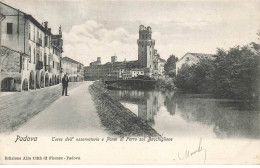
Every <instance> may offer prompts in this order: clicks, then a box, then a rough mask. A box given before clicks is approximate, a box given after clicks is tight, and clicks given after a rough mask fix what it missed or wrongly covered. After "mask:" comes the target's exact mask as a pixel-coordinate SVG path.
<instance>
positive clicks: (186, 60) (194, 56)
mask: <svg viewBox="0 0 260 168" xmlns="http://www.w3.org/2000/svg"><path fill="white" fill-rule="evenodd" d="M201 58H209V59H214V58H215V57H214V54H204V53H186V54H185V55H184V56H182V57H181V58H180V59H179V60H178V61H177V62H176V75H177V74H178V71H179V70H180V69H181V67H182V66H183V65H184V64H187V65H189V66H191V65H192V64H196V63H197V62H198V61H199V60H200V59H201Z"/></svg>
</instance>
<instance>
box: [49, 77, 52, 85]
mask: <svg viewBox="0 0 260 168" xmlns="http://www.w3.org/2000/svg"><path fill="white" fill-rule="evenodd" d="M49 83H50V85H49V86H52V81H51V78H50V82H49Z"/></svg>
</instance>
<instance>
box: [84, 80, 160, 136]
mask: <svg viewBox="0 0 260 168" xmlns="http://www.w3.org/2000/svg"><path fill="white" fill-rule="evenodd" d="M89 92H90V94H91V95H92V98H93V101H94V103H95V105H96V109H97V111H98V115H99V117H100V119H101V123H102V124H103V126H105V127H106V129H107V130H108V131H109V132H110V133H112V134H114V135H119V136H160V134H159V133H157V132H156V131H155V130H154V129H153V128H152V127H151V126H149V125H148V124H147V123H146V122H145V121H143V120H142V119H140V118H138V117H137V116H136V115H135V114H134V113H132V112H131V111H130V110H129V109H127V108H125V107H124V106H123V105H122V104H121V103H120V102H119V100H117V99H116V98H115V97H113V96H111V95H110V94H109V93H108V91H107V90H106V89H105V85H103V84H102V83H101V82H94V83H93V84H92V85H91V86H90V87H89Z"/></svg>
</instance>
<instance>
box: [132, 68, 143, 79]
mask: <svg viewBox="0 0 260 168" xmlns="http://www.w3.org/2000/svg"><path fill="white" fill-rule="evenodd" d="M130 74H131V78H135V77H138V76H143V75H144V69H131V70H130Z"/></svg>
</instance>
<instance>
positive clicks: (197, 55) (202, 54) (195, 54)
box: [178, 53, 215, 62]
mask: <svg viewBox="0 0 260 168" xmlns="http://www.w3.org/2000/svg"><path fill="white" fill-rule="evenodd" d="M188 54H190V55H193V56H195V57H197V58H202V57H214V56H215V55H214V54H204V53H186V54H185V55H184V56H182V57H181V58H180V59H179V60H178V62H179V61H181V60H182V59H183V58H184V57H185V56H186V55H188Z"/></svg>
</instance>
